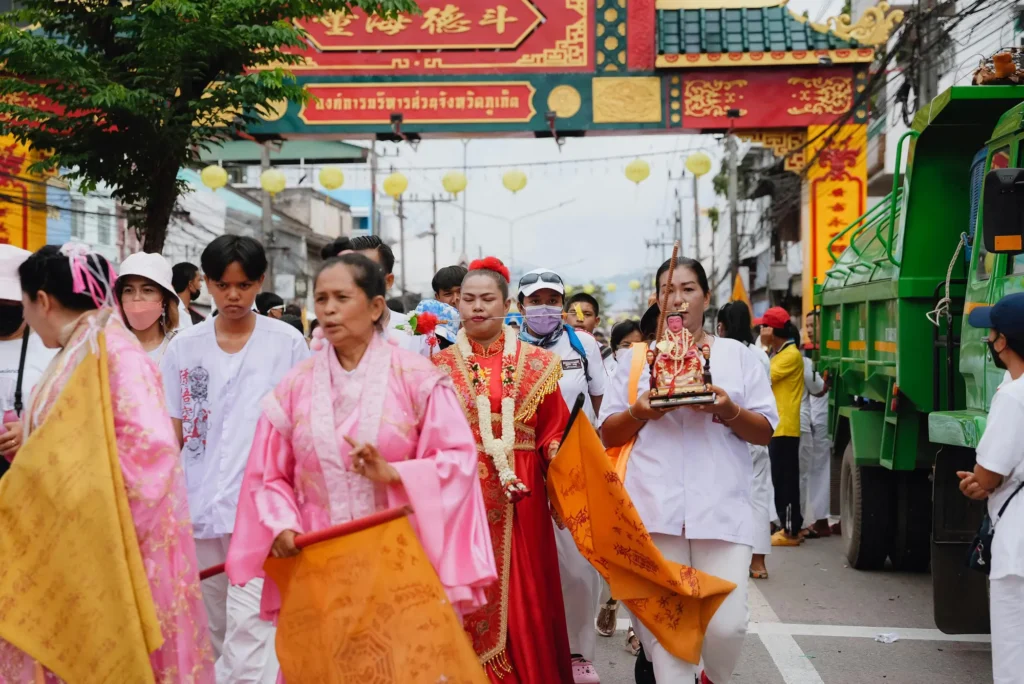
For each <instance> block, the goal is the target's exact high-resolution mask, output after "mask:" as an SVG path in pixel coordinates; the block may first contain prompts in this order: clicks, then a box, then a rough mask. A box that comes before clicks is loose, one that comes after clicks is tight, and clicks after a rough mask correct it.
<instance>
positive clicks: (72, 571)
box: [0, 333, 163, 684]
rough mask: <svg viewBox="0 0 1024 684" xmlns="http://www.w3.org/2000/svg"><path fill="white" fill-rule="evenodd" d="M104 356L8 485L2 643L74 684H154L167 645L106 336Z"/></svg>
mask: <svg viewBox="0 0 1024 684" xmlns="http://www.w3.org/2000/svg"><path fill="white" fill-rule="evenodd" d="M98 352H99V353H98V354H96V353H87V354H86V355H85V358H84V359H83V360H82V361H81V363H80V364H79V366H78V368H77V369H75V371H74V373H73V374H72V375H71V377H70V379H69V381H68V383H67V384H66V385H65V387H64V389H63V390H62V391H61V394H60V396H59V397H58V398H57V401H56V402H55V403H54V406H53V408H52V409H51V411H50V414H49V415H48V416H47V418H46V420H45V421H44V422H43V424H42V425H41V426H40V427H39V428H37V429H36V430H35V431H34V432H33V433H32V434H31V435H30V436H29V438H28V439H27V440H26V441H25V444H24V445H23V446H22V447H21V449H20V450H19V451H18V455H17V458H15V459H14V463H13V464H12V466H11V469H10V471H9V472H8V473H7V474H6V475H5V476H4V478H3V479H2V480H0V531H2V532H0V558H2V559H3V562H2V564H0V638H2V639H4V640H6V641H8V642H9V643H11V644H13V645H14V646H16V647H17V648H19V649H21V650H22V651H24V652H25V653H27V654H28V655H29V656H31V657H32V658H34V659H35V660H37V661H38V662H40V663H41V664H42V665H44V666H45V667H46V668H48V669H49V670H51V671H52V672H53V673H54V674H56V675H57V676H58V677H60V678H61V679H63V680H64V681H67V682H74V683H75V684H91V683H92V682H96V683H100V682H139V683H143V682H152V681H154V680H153V669H152V666H151V665H150V660H149V653H150V652H152V651H155V650H157V649H158V648H160V646H161V645H162V644H163V637H162V636H161V634H160V625H159V622H158V621H157V615H156V608H155V607H154V604H153V596H152V594H151V592H150V587H149V581H148V579H147V577H146V572H145V568H144V566H143V563H142V554H141V552H140V550H139V542H138V539H137V538H136V535H135V525H134V523H133V521H132V516H131V511H130V509H129V504H128V496H127V494H126V493H125V486H124V480H123V477H122V473H121V466H120V463H119V461H118V455H117V445H116V442H115V435H114V418H113V413H112V407H111V401H110V384H109V380H108V377H109V376H108V374H107V353H106V344H105V335H104V334H103V333H100V334H99V336H98ZM85 446H87V447H88V448H83V447H85Z"/></svg>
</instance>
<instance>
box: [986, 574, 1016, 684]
mask: <svg viewBox="0 0 1024 684" xmlns="http://www.w3.org/2000/svg"><path fill="white" fill-rule="evenodd" d="M988 596H989V619H990V621H991V625H992V681H993V684H1019V683H1020V681H1021V673H1022V672H1024V610H1021V607H1022V606H1024V577H1019V576H1017V575H1007V576H1006V577H1000V578H999V579H994V580H992V581H991V582H989V591H988Z"/></svg>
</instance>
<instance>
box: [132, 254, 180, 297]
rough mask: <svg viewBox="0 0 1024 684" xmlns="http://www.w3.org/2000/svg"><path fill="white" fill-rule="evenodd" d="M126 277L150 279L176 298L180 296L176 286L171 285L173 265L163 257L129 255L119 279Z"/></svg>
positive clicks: (158, 255)
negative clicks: (175, 288)
mask: <svg viewBox="0 0 1024 684" xmlns="http://www.w3.org/2000/svg"><path fill="white" fill-rule="evenodd" d="M125 276H142V277H143V278H149V279H150V280H152V281H153V282H154V283H156V284H157V285H159V286H160V287H162V288H163V289H164V290H166V291H167V292H170V293H171V294H172V295H174V296H175V297H177V296H178V293H177V292H175V291H174V285H172V284H171V280H172V274H171V264H170V262H168V261H167V259H165V258H164V257H163V255H160V254H147V253H146V252H136V253H135V254H131V255H129V256H128V257H127V258H126V259H125V260H124V261H122V262H121V268H120V269H119V273H118V276H117V279H118V280H120V279H121V278H124V277H125Z"/></svg>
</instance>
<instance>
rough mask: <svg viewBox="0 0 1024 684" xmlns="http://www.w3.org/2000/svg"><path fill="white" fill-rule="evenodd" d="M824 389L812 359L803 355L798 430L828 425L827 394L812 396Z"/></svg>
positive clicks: (804, 430)
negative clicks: (802, 381) (802, 378)
mask: <svg viewBox="0 0 1024 684" xmlns="http://www.w3.org/2000/svg"><path fill="white" fill-rule="evenodd" d="M823 389H825V380H824V379H823V378H822V377H821V375H820V374H819V373H818V372H817V371H816V370H814V361H812V360H811V359H809V358H807V357H806V356H805V357H804V398H803V401H801V402H800V431H801V432H810V431H811V426H814V427H816V428H822V429H825V428H826V427H827V426H828V395H827V394H825V395H822V396H820V397H812V396H811V394H817V393H819V392H821V391H822V390H823Z"/></svg>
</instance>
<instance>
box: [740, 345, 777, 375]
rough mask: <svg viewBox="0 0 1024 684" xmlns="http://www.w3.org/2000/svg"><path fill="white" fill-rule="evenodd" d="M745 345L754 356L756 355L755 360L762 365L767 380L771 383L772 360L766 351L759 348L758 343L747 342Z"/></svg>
mask: <svg viewBox="0 0 1024 684" xmlns="http://www.w3.org/2000/svg"><path fill="white" fill-rule="evenodd" d="M745 346H746V348H747V349H749V350H750V351H751V353H753V355H754V356H756V357H757V360H758V361H760V362H761V365H762V366H764V372H765V373H766V374H767V375H768V382H769V383H771V381H772V360H771V359H770V358H768V352H766V351H765V350H764V349H761V346H760V345H758V344H748V345H745Z"/></svg>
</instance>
